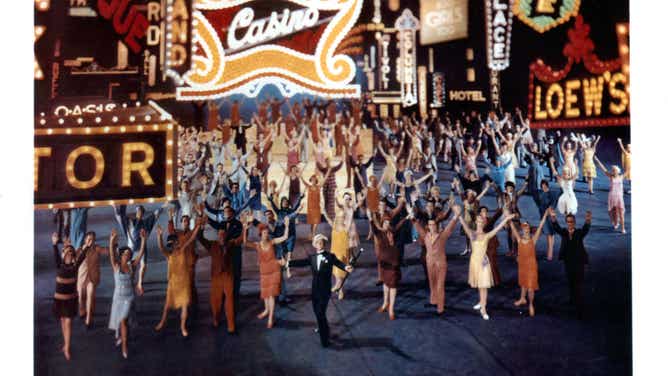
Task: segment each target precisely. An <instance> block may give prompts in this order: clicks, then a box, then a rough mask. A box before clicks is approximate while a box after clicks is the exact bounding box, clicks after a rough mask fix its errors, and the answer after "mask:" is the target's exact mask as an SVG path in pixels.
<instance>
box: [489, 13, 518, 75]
mask: <svg viewBox="0 0 668 376" xmlns="http://www.w3.org/2000/svg"><path fill="white" fill-rule="evenodd" d="M512 4H513V0H486V1H485V13H486V17H487V66H488V67H489V69H492V70H496V71H500V70H504V69H506V68H508V65H510V35H511V31H512V26H513V14H512V12H511V11H510V8H511V7H512Z"/></svg>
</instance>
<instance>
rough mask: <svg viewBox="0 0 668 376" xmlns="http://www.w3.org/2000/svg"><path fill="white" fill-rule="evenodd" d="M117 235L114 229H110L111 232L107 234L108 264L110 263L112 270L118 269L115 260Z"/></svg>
mask: <svg viewBox="0 0 668 376" xmlns="http://www.w3.org/2000/svg"><path fill="white" fill-rule="evenodd" d="M142 231H143V229H142ZM117 237H118V233H117V232H116V229H112V230H111V234H110V235H109V264H111V267H112V268H113V269H114V271H115V270H117V269H118V262H117V261H116V251H117V248H118V247H116V239H117Z"/></svg>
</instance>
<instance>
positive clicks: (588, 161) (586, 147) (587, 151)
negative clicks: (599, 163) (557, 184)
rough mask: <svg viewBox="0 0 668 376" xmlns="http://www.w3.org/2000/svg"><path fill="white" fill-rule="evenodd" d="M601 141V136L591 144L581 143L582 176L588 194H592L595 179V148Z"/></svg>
mask: <svg viewBox="0 0 668 376" xmlns="http://www.w3.org/2000/svg"><path fill="white" fill-rule="evenodd" d="M600 140H601V136H598V137H597V138H596V141H594V143H593V144H592V143H591V141H585V142H583V143H582V145H581V146H582V176H583V177H584V178H585V179H586V180H587V184H589V194H590V195H593V194H594V179H595V178H596V165H595V164H594V156H595V155H596V146H597V145H598V142H599V141H600Z"/></svg>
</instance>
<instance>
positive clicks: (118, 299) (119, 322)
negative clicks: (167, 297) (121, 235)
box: [109, 229, 146, 359]
mask: <svg viewBox="0 0 668 376" xmlns="http://www.w3.org/2000/svg"><path fill="white" fill-rule="evenodd" d="M117 236H118V234H117V233H116V230H112V231H111V236H109V261H110V263H111V267H112V269H113V270H114V284H115V287H114V296H113V299H112V301H111V315H110V317H109V329H111V330H113V331H114V332H115V336H116V346H119V345H121V351H122V352H123V358H125V359H127V358H128V319H129V318H130V315H131V313H132V312H133V302H134V299H135V294H134V289H133V287H134V283H133V277H134V271H135V269H136V268H137V266H139V263H140V262H141V259H142V257H143V256H144V252H145V251H146V230H144V229H142V230H141V231H140V234H139V236H140V237H141V246H140V249H139V255H138V256H137V257H135V258H134V259H133V258H132V250H131V249H130V247H121V248H120V249H118V252H116V251H117V249H116V238H117ZM117 253H118V254H120V256H119V257H117V255H116V254H117ZM119 334H120V335H119Z"/></svg>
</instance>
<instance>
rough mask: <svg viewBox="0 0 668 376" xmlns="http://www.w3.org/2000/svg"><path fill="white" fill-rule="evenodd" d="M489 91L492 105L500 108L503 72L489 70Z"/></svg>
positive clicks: (496, 108)
mask: <svg viewBox="0 0 668 376" xmlns="http://www.w3.org/2000/svg"><path fill="white" fill-rule="evenodd" d="M489 92H490V97H491V98H490V100H491V102H492V107H493V108H494V109H495V110H498V109H499V105H500V103H501V74H500V73H499V71H497V70H494V69H490V71H489Z"/></svg>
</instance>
